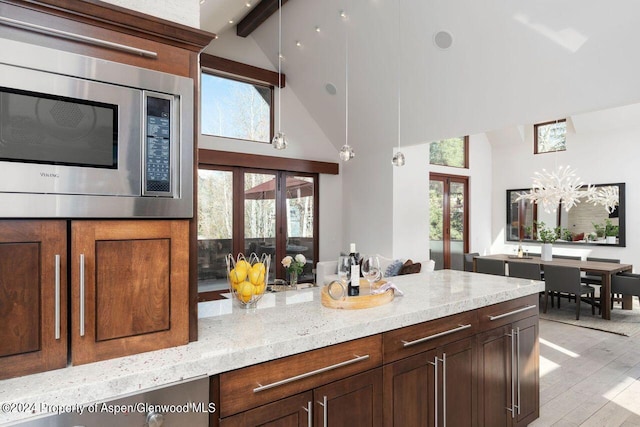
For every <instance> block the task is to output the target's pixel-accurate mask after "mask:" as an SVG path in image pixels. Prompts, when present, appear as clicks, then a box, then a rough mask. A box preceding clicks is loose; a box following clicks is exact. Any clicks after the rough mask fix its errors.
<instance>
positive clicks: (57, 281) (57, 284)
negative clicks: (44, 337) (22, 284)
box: [55, 254, 60, 340]
mask: <svg viewBox="0 0 640 427" xmlns="http://www.w3.org/2000/svg"><path fill="white" fill-rule="evenodd" d="M55 270H56V273H55V275H56V278H55V293H56V296H55V299H56V302H55V304H56V306H55V337H56V339H57V340H59V339H60V255H58V254H56V256H55Z"/></svg>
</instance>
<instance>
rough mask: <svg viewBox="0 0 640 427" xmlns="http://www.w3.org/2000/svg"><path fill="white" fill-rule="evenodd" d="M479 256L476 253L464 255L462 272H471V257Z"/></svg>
mask: <svg viewBox="0 0 640 427" xmlns="http://www.w3.org/2000/svg"><path fill="white" fill-rule="evenodd" d="M478 255H480V254H479V253H478V252H470V253H468V254H464V271H473V257H476V256H478Z"/></svg>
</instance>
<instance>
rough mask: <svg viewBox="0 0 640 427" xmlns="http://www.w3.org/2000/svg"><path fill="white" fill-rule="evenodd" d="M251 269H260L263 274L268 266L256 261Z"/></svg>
mask: <svg viewBox="0 0 640 427" xmlns="http://www.w3.org/2000/svg"><path fill="white" fill-rule="evenodd" d="M251 269H252V270H258V271H260V272H262V273H263V274H264V273H265V272H266V271H267V268H266V267H265V266H264V264H263V263H261V262H256V263H255V264H253V267H251Z"/></svg>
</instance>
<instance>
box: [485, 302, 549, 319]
mask: <svg viewBox="0 0 640 427" xmlns="http://www.w3.org/2000/svg"><path fill="white" fill-rule="evenodd" d="M536 307H537V305H527V306H526V307H522V308H519V309H517V310H513V311H510V312H508V313H503V314H498V315H497V316H489V320H491V321H494V320H498V319H502V318H503V317H507V316H511V315H512V314H518V313H522V312H523V311H527V310H531V309H532V308H536Z"/></svg>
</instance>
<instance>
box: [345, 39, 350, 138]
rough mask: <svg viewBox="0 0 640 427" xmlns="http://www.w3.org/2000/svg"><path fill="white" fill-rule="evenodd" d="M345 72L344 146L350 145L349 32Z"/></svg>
mask: <svg viewBox="0 0 640 427" xmlns="http://www.w3.org/2000/svg"><path fill="white" fill-rule="evenodd" d="M344 60H345V67H344V69H345V72H344V75H345V77H344V80H345V82H344V100H345V101H344V104H345V123H344V145H349V31H347V43H346V47H345V54H344Z"/></svg>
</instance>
